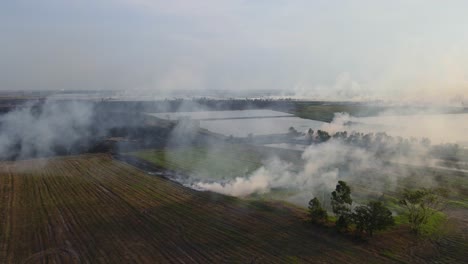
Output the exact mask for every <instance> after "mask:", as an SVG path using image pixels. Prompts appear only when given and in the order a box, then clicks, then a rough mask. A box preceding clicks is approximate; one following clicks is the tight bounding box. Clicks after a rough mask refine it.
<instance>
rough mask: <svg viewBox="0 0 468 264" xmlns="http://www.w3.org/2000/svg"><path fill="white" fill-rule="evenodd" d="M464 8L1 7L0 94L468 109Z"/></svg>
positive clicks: (318, 4)
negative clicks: (289, 99)
mask: <svg viewBox="0 0 468 264" xmlns="http://www.w3.org/2000/svg"><path fill="white" fill-rule="evenodd" d="M467 10H468V1H464V0H460V1H450V0H447V1H440V0H433V1H430V0H406V1H402V0H401V1H400V0H392V1H377V0H367V1H357V0H356V1H345V0H343V1H332V0H323V1H321V0H320V1H313V0H304V1H294V0H251V1H247V0H231V1H226V0H206V1H204V0H192V1H182V0H171V1H168V0H154V1H152V0H40V1H38V0H1V1H0V34H1V35H0V89H2V90H20V89H22V90H29V89H146V90H149V91H153V90H154V91H160V90H172V89H204V88H208V89H281V90H285V91H290V92H295V93H296V94H298V95H306V96H309V97H314V96H317V97H338V98H341V99H343V98H344V99H346V98H350V99H351V98H378V97H394V98H427V99H428V100H430V99H440V98H444V99H446V100H448V99H450V98H454V97H457V96H458V97H459V98H461V97H464V98H465V99H467V98H468V34H467V28H468V16H467V15H466V12H467Z"/></svg>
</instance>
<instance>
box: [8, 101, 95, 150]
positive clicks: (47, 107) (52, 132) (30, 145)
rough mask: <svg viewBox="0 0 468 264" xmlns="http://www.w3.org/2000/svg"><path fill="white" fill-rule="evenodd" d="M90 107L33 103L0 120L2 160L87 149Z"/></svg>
mask: <svg viewBox="0 0 468 264" xmlns="http://www.w3.org/2000/svg"><path fill="white" fill-rule="evenodd" d="M93 116H94V111H93V106H92V104H90V103H85V102H78V101H69V102H66V103H58V102H54V101H45V102H44V103H39V104H37V103H29V104H27V105H25V106H22V107H19V108H18V109H16V110H13V111H11V112H9V113H7V114H5V115H2V116H0V126H1V131H2V133H0V157H1V159H25V158H34V157H44V156H51V155H54V154H56V153H69V152H70V151H73V149H76V148H77V147H83V148H85V147H86V146H87V144H88V143H89V141H88V140H89V139H90V138H91V136H95V135H92V133H93V132H92V130H91V125H92V119H93Z"/></svg>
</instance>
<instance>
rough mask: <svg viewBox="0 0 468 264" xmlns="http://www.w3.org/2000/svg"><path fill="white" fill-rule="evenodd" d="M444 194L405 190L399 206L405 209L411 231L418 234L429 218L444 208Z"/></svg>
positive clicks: (421, 190) (430, 191) (425, 190)
mask: <svg viewBox="0 0 468 264" xmlns="http://www.w3.org/2000/svg"><path fill="white" fill-rule="evenodd" d="M444 196H445V192H444V191H443V190H434V189H426V188H422V189H415V190H409V189H406V190H405V191H404V192H403V194H402V199H401V200H400V204H401V205H402V206H403V207H404V208H405V209H406V211H407V215H408V222H409V224H410V227H411V229H412V230H413V231H414V232H416V233H419V232H420V231H421V227H422V226H423V225H425V224H426V223H427V222H428V220H429V219H430V217H431V216H433V215H434V214H436V213H437V212H439V211H440V210H442V209H443V207H444V206H445V204H446V203H445V199H444V198H443V197H444Z"/></svg>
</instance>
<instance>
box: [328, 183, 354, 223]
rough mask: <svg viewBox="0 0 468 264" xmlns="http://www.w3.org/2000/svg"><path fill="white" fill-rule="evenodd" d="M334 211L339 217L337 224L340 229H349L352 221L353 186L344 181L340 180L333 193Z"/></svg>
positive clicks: (332, 203)
mask: <svg viewBox="0 0 468 264" xmlns="http://www.w3.org/2000/svg"><path fill="white" fill-rule="evenodd" d="M331 196H332V197H331V205H332V209H333V213H334V214H335V215H336V216H337V217H338V220H337V222H336V226H337V228H338V229H340V230H341V229H347V228H348V226H349V224H350V221H351V204H352V203H353V199H352V198H351V188H350V187H349V186H348V184H346V182H344V181H338V185H336V188H335V191H333V192H332V194H331Z"/></svg>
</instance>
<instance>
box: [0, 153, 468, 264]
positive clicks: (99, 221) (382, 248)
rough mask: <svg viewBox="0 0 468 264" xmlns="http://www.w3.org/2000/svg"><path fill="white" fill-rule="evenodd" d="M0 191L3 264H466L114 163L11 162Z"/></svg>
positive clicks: (97, 159)
mask: <svg viewBox="0 0 468 264" xmlns="http://www.w3.org/2000/svg"><path fill="white" fill-rule="evenodd" d="M0 186H1V189H0V197H1V203H0V214H1V222H0V234H1V236H0V250H1V251H0V262H2V263H117V262H137V263H207V262H216V263H226V262H227V263H239V262H240V263H279V262H286V263H290V262H293V263H294V262H315V263H321V262H349V263H366V262H368V261H369V260H372V262H373V263H393V262H408V263H415V262H425V261H433V260H440V261H441V262H447V263H450V262H457V261H460V259H458V260H457V256H459V255H458V254H454V253H451V254H448V255H442V253H444V252H443V250H444V247H440V245H437V244H434V243H431V242H418V241H414V239H413V238H412V236H411V235H409V234H408V232H407V230H405V228H404V227H398V228H394V229H392V230H390V231H387V232H385V233H382V234H379V235H378V236H377V237H376V238H375V240H374V241H373V243H371V244H369V243H363V242H358V243H356V242H355V241H353V238H352V237H347V236H342V235H340V234H337V233H335V231H333V230H332V229H327V228H323V227H316V226H314V225H312V224H310V223H308V222H307V221H305V219H306V216H305V212H304V211H303V210H302V209H299V208H296V207H293V206H290V205H286V204H283V203H277V202H275V203H273V202H259V201H255V200H242V199H237V198H233V197H229V196H224V195H220V194H215V193H211V192H197V191H194V190H191V189H188V188H185V187H183V186H181V185H179V184H176V183H173V182H171V181H168V180H165V179H163V178H160V177H155V176H150V175H147V174H145V173H144V172H142V171H140V170H138V169H135V168H133V167H131V166H128V165H126V164H123V163H121V162H118V161H114V160H112V159H111V157H110V156H108V155H86V156H71V157H67V158H53V159H49V160H43V159H37V160H24V161H18V162H3V163H1V164H0ZM461 254H462V253H461Z"/></svg>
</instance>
